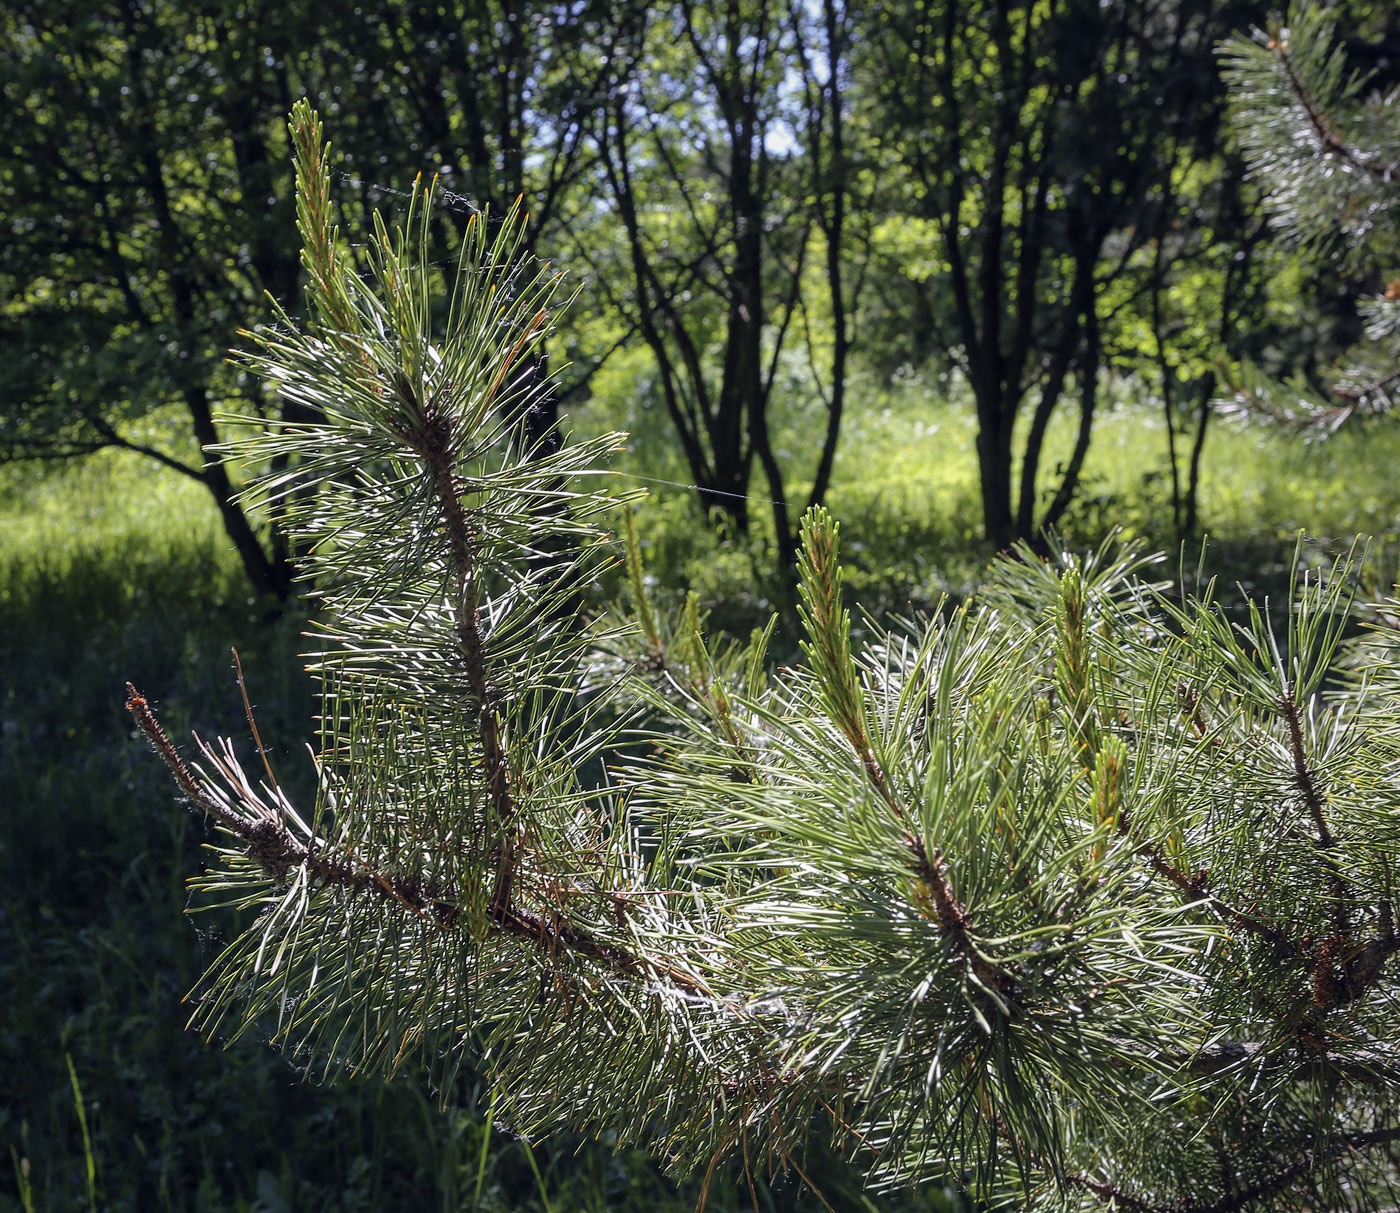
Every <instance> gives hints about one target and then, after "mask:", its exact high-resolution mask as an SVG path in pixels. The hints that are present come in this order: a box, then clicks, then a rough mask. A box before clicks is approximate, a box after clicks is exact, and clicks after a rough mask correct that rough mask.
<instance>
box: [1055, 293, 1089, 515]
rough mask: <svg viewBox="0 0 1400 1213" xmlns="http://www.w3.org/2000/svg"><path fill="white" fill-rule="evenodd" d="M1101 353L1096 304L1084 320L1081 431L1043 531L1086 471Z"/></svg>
mask: <svg viewBox="0 0 1400 1213" xmlns="http://www.w3.org/2000/svg"><path fill="white" fill-rule="evenodd" d="M1101 354H1102V350H1101V347H1100V336H1099V316H1098V308H1097V306H1096V304H1094V303H1091V304H1090V307H1089V311H1088V312H1087V313H1086V314H1085V317H1084V353H1083V359H1082V361H1081V362H1080V365H1079V385H1080V386H1079V391H1080V404H1079V432H1078V434H1077V435H1076V436H1075V440H1074V450H1073V451H1071V452H1070V457H1069V463H1068V464H1067V465H1066V466H1065V474H1064V476H1063V477H1062V478H1061V480H1060V487H1059V488H1058V489H1057V490H1056V491H1055V497H1054V500H1052V501H1051V502H1050V508H1049V509H1048V510H1046V512H1045V520H1044V522H1042V523H1041V529H1042V530H1047V531H1048V530H1050V529H1051V528H1052V527H1054V526H1056V525H1057V524H1058V523H1059V521H1060V519H1061V518H1063V517H1064V513H1065V511H1066V510H1067V509H1068V508H1069V504H1070V502H1071V501H1073V500H1074V494H1075V490H1076V489H1077V488H1078V487H1079V474H1080V472H1082V471H1083V469H1084V457H1085V456H1086V455H1087V454H1088V453H1089V440H1090V438H1091V437H1092V436H1093V431H1094V411H1095V408H1096V406H1097V404H1098V390H1099V361H1100V357H1101Z"/></svg>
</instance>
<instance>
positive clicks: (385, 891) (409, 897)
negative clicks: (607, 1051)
mask: <svg viewBox="0 0 1400 1213" xmlns="http://www.w3.org/2000/svg"><path fill="white" fill-rule="evenodd" d="M127 694H128V699H127V704H126V707H127V710H128V711H129V712H131V714H132V716H133V717H134V718H135V720H136V724H137V727H138V728H140V730H141V732H142V733H144V734H145V736H146V738H147V740H148V741H149V742H150V743H151V747H152V748H153V749H154V750H155V752H156V753H157V754H158V755H159V756H160V758H161V760H162V761H163V762H164V763H165V765H166V766H167V767H168V768H169V770H170V773H171V774H172V775H173V776H174V778H175V783H176V786H177V787H179V789H180V791H181V792H182V793H183V794H184V795H185V796H186V798H187V799H188V800H189V801H190V803H191V804H192V805H193V807H194V808H195V809H197V810H198V811H199V812H201V813H204V814H206V815H207V816H209V817H212V818H213V819H214V820H215V821H217V822H218V823H219V825H220V826H222V827H223V828H224V829H225V830H227V831H228V832H229V833H230V834H232V835H233V836H234V837H235V838H237V839H238V840H239V841H240V842H241V843H243V845H244V847H245V849H246V852H247V854H248V856H249V857H250V858H251V859H253V860H254V861H255V862H256V863H258V864H259V865H260V866H261V867H262V868H263V869H264V870H265V871H266V872H267V873H268V875H269V877H271V878H272V879H273V880H274V881H275V882H279V883H280V882H282V881H285V879H286V877H287V873H288V872H290V871H292V870H293V869H297V868H300V869H304V870H305V871H306V872H307V873H308V874H309V875H310V876H311V877H312V878H313V879H314V880H315V881H317V882H318V883H319V884H321V885H323V886H333V887H336V888H342V889H346V890H348V891H349V892H352V893H355V894H375V895H378V896H381V897H384V898H386V899H387V900H389V901H391V902H392V903H394V904H395V905H397V906H398V907H399V908H401V909H402V910H404V911H405V912H407V913H409V914H411V915H413V916H414V917H415V918H417V919H418V920H420V921H421V922H424V923H426V924H427V925H429V926H431V927H433V928H435V929H436V930H439V931H444V932H455V931H460V930H461V929H462V927H463V925H464V924H463V921H462V917H461V905H462V895H461V892H460V891H459V890H457V889H455V888H452V887H449V886H444V885H442V884H440V883H439V882H436V881H433V880H431V879H428V878H426V877H424V876H423V875H422V874H420V873H416V872H408V873H404V872H401V871H398V872H390V871H388V870H387V869H384V868H381V867H378V866H376V865H374V864H372V863H370V862H369V861H367V860H366V859H364V858H362V857H361V856H360V855H358V854H356V853H354V852H353V851H352V850H348V849H346V848H344V847H343V846H342V845H340V844H336V843H330V842H328V841H326V840H324V839H319V838H315V837H311V838H309V839H307V840H306V841H303V840H301V839H299V838H297V837H296V836H295V835H294V834H293V833H292V831H291V830H290V829H289V828H288V826H287V822H286V818H285V815H284V813H279V812H277V811H276V810H274V809H271V808H267V807H266V806H262V805H261V802H260V801H259V800H258V799H257V797H256V796H255V795H254V794H252V793H251V789H250V787H249V785H248V783H247V779H246V777H245V776H244V775H243V773H242V770H241V768H239V767H238V766H237V764H236V762H235V761H234V760H233V757H232V752H231V751H230V750H228V749H225V751H224V752H223V753H222V754H220V753H217V752H215V751H214V750H212V749H210V748H209V747H208V746H207V745H205V744H204V743H202V742H201V743H200V749H201V752H202V753H203V754H204V757H205V758H206V760H208V761H209V762H210V763H211V764H213V765H214V767H215V768H216V769H217V770H219V771H221V772H222V773H223V774H224V776H225V778H226V779H227V780H228V781H229V782H230V783H231V784H232V785H233V788H232V790H233V792H234V794H235V796H236V797H237V799H236V800H234V799H229V798H221V797H219V796H216V795H215V794H214V793H213V792H212V790H211V789H210V788H209V787H208V786H207V785H205V784H203V783H201V782H200V780H199V779H198V778H197V777H196V776H195V774H194V773H193V772H192V771H191V770H190V768H189V766H188V765H187V764H186V763H185V761H184V759H183V758H181V757H180V753H179V750H178V749H177V748H176V746H175V743H174V742H173V741H171V739H170V735H169V734H168V733H167V732H166V731H165V729H164V728H163V727H162V726H161V724H160V721H159V720H158V719H157V718H156V715H155V713H154V712H153V711H152V710H151V707H150V704H149V702H148V701H147V700H146V699H145V697H144V696H142V695H140V694H139V693H138V692H137V690H136V688H135V687H134V686H132V685H131V683H127ZM279 800H280V795H279ZM235 805H242V806H245V808H246V807H247V806H250V805H252V806H260V807H262V808H263V810H264V811H261V812H254V813H249V812H246V811H245V812H240V811H238V808H236V807H235ZM279 807H281V808H283V810H284V812H285V809H286V807H287V806H286V804H285V801H281V804H280V806H279ZM566 899H567V895H566V896H565V897H563V898H561V900H566ZM487 914H488V916H489V920H490V923H491V925H492V926H493V927H494V928H495V929H497V930H499V931H500V932H501V933H503V934H505V935H509V936H512V937H514V938H516V939H519V940H522V941H525V942H527V943H530V944H532V945H534V946H535V947H537V948H538V949H539V950H540V951H541V952H542V953H544V954H546V955H548V954H551V953H552V951H553V950H554V949H555V948H559V947H562V948H564V949H565V950H567V951H569V952H572V953H573V954H575V955H577V956H580V957H583V958H585V959H587V960H592V961H597V962H599V963H601V964H603V965H604V966H605V967H607V968H608V969H610V970H611V971H612V972H613V973H614V975H615V976H617V977H619V978H624V979H628V980H643V981H653V982H655V981H659V982H662V983H664V984H666V985H669V986H671V987H672V988H673V989H675V990H677V991H678V992H680V993H682V994H685V995H689V996H692V997H703V998H706V999H711V998H713V995H712V994H711V992H710V990H709V989H708V987H706V985H705V983H704V982H702V981H700V980H699V979H697V978H695V977H693V976H691V975H690V974H688V973H685V972H683V971H681V970H679V969H676V968H674V967H672V966H668V965H665V964H660V963H658V962H657V961H656V960H655V959H653V958H646V957H641V956H637V955H634V954H632V953H629V952H627V951H626V950H624V949H622V948H619V947H616V946H615V945H613V944H609V943H605V942H603V941H602V940H599V939H597V938H596V937H595V936H593V935H592V934H590V933H589V932H588V931H586V930H584V929H582V928H580V927H578V926H576V925H574V924H573V923H570V922H569V921H567V920H566V919H564V918H561V917H557V916H551V917H549V918H546V917H545V916H542V915H539V914H535V913H531V912H530V911H528V910H525V909H521V908H519V907H517V906H513V905H510V904H507V903H505V902H503V901H502V899H500V898H494V899H493V900H492V901H491V903H490V905H489V907H488V909H487Z"/></svg>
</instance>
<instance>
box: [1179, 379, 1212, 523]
mask: <svg viewBox="0 0 1400 1213" xmlns="http://www.w3.org/2000/svg"><path fill="white" fill-rule="evenodd" d="M1214 395H1215V372H1214V371H1209V372H1207V374H1206V377H1205V379H1204V380H1202V382H1201V388H1200V394H1199V396H1198V398H1197V403H1196V433H1195V436H1194V437H1193V438H1192V440H1191V462H1190V464H1189V467H1188V470H1187V473H1186V496H1185V499H1184V500H1183V502H1182V512H1181V535H1182V538H1189V537H1190V536H1192V535H1194V534H1196V528H1197V527H1198V526H1199V525H1200V519H1199V503H1200V499H1201V456H1202V455H1203V454H1204V453H1205V449H1206V426H1207V425H1209V423H1210V416H1211V408H1210V401H1211V397H1213V396H1214Z"/></svg>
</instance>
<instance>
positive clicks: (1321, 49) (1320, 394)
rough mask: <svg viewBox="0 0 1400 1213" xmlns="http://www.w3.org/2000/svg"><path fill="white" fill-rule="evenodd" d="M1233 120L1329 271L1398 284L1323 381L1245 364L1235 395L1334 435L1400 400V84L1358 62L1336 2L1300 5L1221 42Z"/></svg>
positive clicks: (1281, 208)
mask: <svg viewBox="0 0 1400 1213" xmlns="http://www.w3.org/2000/svg"><path fill="white" fill-rule="evenodd" d="M1221 58H1222V66H1223V68H1224V72H1225V77H1226V80H1227V82H1228V83H1229V84H1230V86H1231V92H1232V98H1233V101H1232V120H1233V126H1234V129H1235V132H1236V135H1237V137H1238V139H1239V141H1240V144H1241V147H1242V149H1243V151H1244V154H1245V155H1246V157H1247V158H1248V160H1249V163H1250V165H1251V168H1252V170H1253V172H1254V175H1255V177H1256V179H1257V180H1258V182H1259V183H1260V185H1261V187H1262V189H1263V191H1264V197H1265V201H1266V203H1267V205H1268V208H1269V210H1270V212H1271V215H1272V217H1273V220H1274V223H1275V225H1276V227H1277V228H1278V230H1279V233H1280V235H1281V236H1282V237H1284V238H1286V239H1289V240H1292V241H1294V242H1296V243H1297V244H1299V245H1304V246H1310V247H1312V248H1313V249H1315V250H1316V251H1317V252H1318V253H1319V254H1321V256H1320V257H1319V264H1320V265H1321V266H1322V270H1323V272H1324V273H1326V272H1335V271H1336V270H1338V269H1341V270H1345V271H1349V272H1352V273H1355V274H1358V275H1360V276H1362V277H1363V278H1366V277H1370V278H1380V279H1381V280H1384V281H1386V282H1387V285H1386V286H1385V287H1384V289H1383V292H1382V293H1380V294H1378V295H1376V296H1374V297H1371V298H1368V299H1365V300H1363V301H1362V303H1361V314H1362V318H1363V320H1364V321H1365V326H1366V329H1365V340H1364V341H1363V342H1362V343H1361V344H1360V345H1358V346H1356V347H1355V348H1353V349H1351V350H1348V351H1347V352H1346V353H1345V354H1344V355H1343V356H1342V358H1341V359H1340V361H1339V363H1338V365H1337V367H1336V368H1335V370H1334V372H1333V373H1332V374H1331V375H1330V376H1329V380H1330V382H1329V383H1328V384H1327V385H1326V386H1325V387H1324V388H1321V389H1320V388H1319V387H1317V386H1316V385H1314V384H1312V383H1309V382H1308V381H1307V380H1306V379H1304V378H1302V377H1297V378H1294V379H1292V380H1290V381H1289V382H1288V383H1287V384H1275V383H1270V382H1269V380H1268V379H1267V378H1266V377H1265V376H1263V375H1261V374H1260V373H1259V371H1258V370H1257V369H1256V368H1253V367H1248V366H1247V367H1245V368H1244V369H1243V372H1242V375H1241V378H1240V381H1239V382H1238V384H1237V385H1236V391H1235V395H1234V399H1233V401H1232V402H1231V403H1232V404H1233V405H1234V406H1235V407H1236V408H1237V409H1238V410H1240V411H1242V412H1245V413H1250V412H1253V413H1259V414H1263V415H1264V416H1266V417H1269V418H1271V419H1273V420H1275V421H1280V422H1283V423H1285V424H1288V425H1294V426H1299V427H1304V428H1307V429H1310V430H1312V431H1314V432H1315V433H1321V434H1327V433H1331V432H1332V431H1334V430H1335V429H1336V428H1337V427H1338V426H1340V425H1342V424H1343V423H1345V422H1346V421H1348V420H1349V419H1351V418H1353V417H1358V418H1359V417H1367V416H1376V415H1379V414H1387V413H1389V412H1391V411H1392V410H1393V409H1394V408H1395V406H1396V404H1397V402H1398V401H1400V262H1398V261H1397V258H1400V89H1394V90H1392V91H1390V92H1389V93H1386V94H1382V93H1380V92H1377V91H1375V90H1374V89H1372V88H1371V85H1370V82H1369V81H1368V80H1367V79H1366V78H1364V77H1362V76H1360V75H1358V74H1356V73H1353V72H1349V71H1348V67H1347V61H1346V54H1345V52H1344V50H1343V48H1342V47H1341V46H1340V45H1339V44H1338V42H1337V38H1336V24H1335V21H1334V20H1333V19H1332V15H1331V9H1330V8H1329V7H1328V6H1326V5H1323V4H1320V3H1316V2H1315V0H1302V2H1298V3H1295V4H1294V5H1293V6H1292V8H1291V9H1290V11H1289V14H1288V17H1287V19H1286V21H1285V22H1283V23H1281V24H1278V25H1276V26H1275V27H1274V28H1272V29H1270V30H1268V31H1267V32H1264V31H1260V32H1259V33H1257V34H1256V36H1255V38H1254V39H1252V40H1248V39H1243V38H1237V39H1233V40H1231V41H1230V42H1228V43H1226V44H1225V45H1224V46H1223V47H1222V54H1221Z"/></svg>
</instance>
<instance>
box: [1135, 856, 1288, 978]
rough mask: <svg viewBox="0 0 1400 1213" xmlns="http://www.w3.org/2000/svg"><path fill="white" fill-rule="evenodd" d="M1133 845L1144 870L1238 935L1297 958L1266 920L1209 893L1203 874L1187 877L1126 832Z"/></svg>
mask: <svg viewBox="0 0 1400 1213" xmlns="http://www.w3.org/2000/svg"><path fill="white" fill-rule="evenodd" d="M1130 834H1131V837H1132V838H1133V841H1134V842H1135V843H1136V844H1137V853H1138V854H1139V855H1141V856H1142V857H1143V858H1144V859H1146V860H1147V863H1148V866H1149V867H1151V869H1152V870H1153V871H1154V872H1156V873H1157V875H1159V876H1162V877H1164V878H1166V879H1167V880H1169V881H1170V882H1171V883H1172V884H1174V885H1175V886H1176V887H1177V888H1178V889H1180V890H1181V891H1182V892H1183V893H1185V894H1187V896H1189V897H1190V898H1191V899H1192V900H1193V901H1204V902H1205V903H1206V904H1207V905H1209V906H1210V907H1211V909H1213V910H1215V911H1216V912H1217V913H1218V914H1220V915H1221V916H1222V917H1224V918H1226V919H1228V920H1229V921H1230V922H1232V923H1234V924H1235V926H1237V927H1239V928H1240V930H1242V931H1247V932H1248V933H1249V934H1251V935H1256V936H1258V937H1259V938H1260V939H1263V940H1266V941H1267V942H1269V943H1271V944H1273V945H1274V946H1275V947H1276V948H1278V949H1279V950H1280V951H1281V952H1283V953H1284V954H1286V955H1290V956H1297V955H1299V954H1300V948H1299V945H1298V943H1297V941H1295V940H1293V939H1290V938H1289V937H1288V935H1286V934H1285V933H1284V932H1283V931H1282V930H1280V929H1279V928H1278V927H1276V926H1274V924H1273V923H1271V922H1269V921H1268V920H1267V919H1264V918H1260V917H1259V916H1258V915H1257V914H1250V913H1248V912H1247V911H1245V910H1238V909H1236V908H1235V907H1234V906H1232V905H1230V903H1229V902H1227V901H1226V900H1225V899H1224V898H1223V897H1221V896H1220V895H1219V894H1218V893H1215V892H1213V891H1212V890H1211V887H1210V885H1209V884H1208V883H1207V880H1206V873H1205V872H1203V871H1202V872H1197V873H1196V874H1195V875H1190V874H1188V873H1186V872H1184V871H1182V869H1181V868H1179V867H1177V865H1176V864H1174V863H1172V861H1171V860H1169V859H1168V858H1167V857H1166V856H1165V855H1163V854H1162V849H1161V847H1159V846H1157V844H1156V843H1151V842H1147V841H1146V840H1144V839H1142V837H1141V836H1140V835H1139V834H1138V833H1137V831H1136V830H1132V831H1130Z"/></svg>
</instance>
